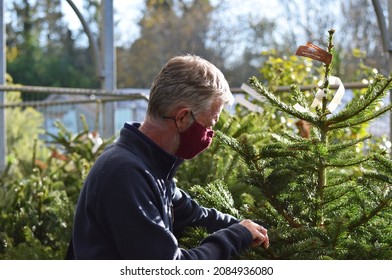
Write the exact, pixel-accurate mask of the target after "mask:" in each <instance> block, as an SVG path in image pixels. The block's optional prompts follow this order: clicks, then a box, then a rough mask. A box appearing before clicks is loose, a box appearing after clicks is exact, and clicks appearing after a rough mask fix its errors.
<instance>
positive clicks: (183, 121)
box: [175, 108, 191, 132]
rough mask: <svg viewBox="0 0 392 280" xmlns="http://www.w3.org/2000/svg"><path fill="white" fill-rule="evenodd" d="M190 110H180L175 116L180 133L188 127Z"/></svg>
mask: <svg viewBox="0 0 392 280" xmlns="http://www.w3.org/2000/svg"><path fill="white" fill-rule="evenodd" d="M190 117H191V110H190V109H189V108H182V109H180V110H179V111H178V112H177V114H176V115H175V120H176V124H177V127H178V130H179V131H180V132H182V131H184V130H186V129H187V128H188V127H189V125H190Z"/></svg>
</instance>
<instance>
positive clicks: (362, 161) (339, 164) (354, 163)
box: [325, 157, 370, 168]
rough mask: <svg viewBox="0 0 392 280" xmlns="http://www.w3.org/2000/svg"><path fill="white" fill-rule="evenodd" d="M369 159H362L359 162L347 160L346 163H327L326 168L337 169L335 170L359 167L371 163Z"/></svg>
mask: <svg viewBox="0 0 392 280" xmlns="http://www.w3.org/2000/svg"><path fill="white" fill-rule="evenodd" d="M369 159H370V158H369V157H362V158H359V159H357V160H346V161H345V162H344V163H327V164H326V165H325V166H326V167H335V168H342V167H349V166H357V165H360V164H362V163H364V162H367V161H369Z"/></svg>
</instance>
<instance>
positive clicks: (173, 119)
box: [163, 116, 180, 134]
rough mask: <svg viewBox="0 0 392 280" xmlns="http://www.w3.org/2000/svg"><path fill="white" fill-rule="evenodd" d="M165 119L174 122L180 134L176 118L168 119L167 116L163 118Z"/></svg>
mask: <svg viewBox="0 0 392 280" xmlns="http://www.w3.org/2000/svg"><path fill="white" fill-rule="evenodd" d="M163 118H164V119H168V120H172V121H173V122H174V124H175V126H176V128H177V131H178V134H180V130H179V129H178V125H177V122H176V119H175V118H173V117H166V116H163Z"/></svg>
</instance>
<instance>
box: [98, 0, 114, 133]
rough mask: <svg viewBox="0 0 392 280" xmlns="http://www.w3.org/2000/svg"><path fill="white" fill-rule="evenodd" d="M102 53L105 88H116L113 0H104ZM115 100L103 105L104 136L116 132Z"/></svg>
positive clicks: (102, 11)
mask: <svg viewBox="0 0 392 280" xmlns="http://www.w3.org/2000/svg"><path fill="white" fill-rule="evenodd" d="M101 9H102V10H101V13H102V28H101V30H102V41H101V43H102V46H101V49H102V55H103V60H102V61H103V74H104V75H103V76H104V80H103V85H102V87H103V88H102V89H104V90H114V89H115V88H116V83H117V82H116V59H115V57H116V52H115V47H114V20H113V0H102V7H101ZM114 105H115V104H114V102H107V103H105V104H104V105H103V118H102V124H103V137H104V138H109V137H112V136H113V135H114V133H115V131H114V130H115V125H114Z"/></svg>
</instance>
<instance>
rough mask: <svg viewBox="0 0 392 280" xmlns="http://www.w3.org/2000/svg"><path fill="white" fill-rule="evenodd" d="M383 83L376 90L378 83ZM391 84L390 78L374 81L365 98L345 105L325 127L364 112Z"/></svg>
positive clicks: (391, 79)
mask: <svg viewBox="0 0 392 280" xmlns="http://www.w3.org/2000/svg"><path fill="white" fill-rule="evenodd" d="M382 81H385V84H383V85H381V86H380V87H379V88H378V89H377V86H378V83H381V82H382ZM391 83H392V76H390V77H389V78H388V79H382V78H379V79H376V82H375V84H374V85H371V86H369V87H368V89H367V92H366V94H365V95H364V96H365V99H361V100H359V101H358V100H353V101H352V102H350V103H349V104H347V105H346V107H345V108H344V109H342V110H341V111H340V112H339V113H338V114H336V115H335V116H332V117H331V118H330V119H329V120H328V121H327V125H334V124H338V123H341V122H344V121H348V120H349V119H351V118H352V117H355V116H357V115H358V114H360V113H361V112H362V111H364V110H365V109H366V108H367V107H368V106H370V105H371V104H373V102H374V101H376V100H377V99H378V98H380V97H382V96H385V95H386V93H387V90H388V88H389V87H390V86H391Z"/></svg>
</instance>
